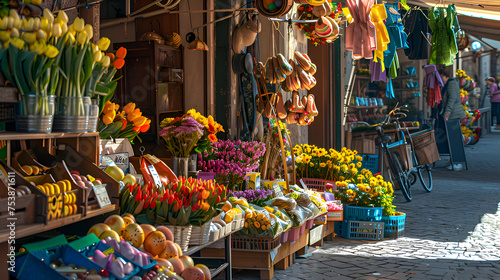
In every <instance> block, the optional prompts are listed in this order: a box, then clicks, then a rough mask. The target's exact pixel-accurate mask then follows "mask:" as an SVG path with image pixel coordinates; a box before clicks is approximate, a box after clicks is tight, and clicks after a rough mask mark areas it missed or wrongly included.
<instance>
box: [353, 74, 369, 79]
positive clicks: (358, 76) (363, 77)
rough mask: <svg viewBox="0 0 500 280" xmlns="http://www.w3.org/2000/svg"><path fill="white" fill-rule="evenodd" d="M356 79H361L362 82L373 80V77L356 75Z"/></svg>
mask: <svg viewBox="0 0 500 280" xmlns="http://www.w3.org/2000/svg"><path fill="white" fill-rule="evenodd" d="M356 79H360V80H371V79H372V77H371V76H369V75H360V74H356Z"/></svg>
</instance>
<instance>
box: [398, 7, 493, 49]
mask: <svg viewBox="0 0 500 280" xmlns="http://www.w3.org/2000/svg"><path fill="white" fill-rule="evenodd" d="M441 2H442V4H444V5H448V4H455V7H456V8H457V12H458V14H459V16H458V22H459V24H460V27H461V28H462V29H463V30H465V31H466V32H467V33H469V34H472V35H475V36H479V37H485V38H490V39H494V40H500V30H499V26H500V1H493V0H459V1H453V0H443V1H440V0H407V3H408V4H413V5H417V6H421V7H425V8H428V7H434V6H436V5H437V4H440V3H441Z"/></svg>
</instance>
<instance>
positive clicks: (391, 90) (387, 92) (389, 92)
mask: <svg viewBox="0 0 500 280" xmlns="http://www.w3.org/2000/svg"><path fill="white" fill-rule="evenodd" d="M385 97H387V98H390V99H392V98H394V88H393V87H392V79H391V77H390V76H388V77H387V84H386V87H385Z"/></svg>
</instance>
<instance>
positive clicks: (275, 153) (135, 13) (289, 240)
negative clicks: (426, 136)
mask: <svg viewBox="0 0 500 280" xmlns="http://www.w3.org/2000/svg"><path fill="white" fill-rule="evenodd" d="M62 2H64V3H61V1H49V0H47V1H35V0H31V1H27V0H25V1H0V41H1V43H2V45H0V70H1V71H0V72H1V75H0V131H2V132H1V133H0V201H1V203H0V205H3V207H0V216H1V217H3V218H4V219H2V220H1V221H0V224H2V225H3V226H4V229H3V230H0V247H2V248H3V249H5V250H6V251H7V252H8V254H7V255H5V254H4V256H3V257H1V258H0V263H2V266H0V270H1V271H2V272H0V273H1V275H2V277H1V278H2V279H7V278H9V277H11V278H13V279H22V280H24V279H32V278H33V275H37V276H38V275H39V278H40V279H75V280H76V279H103V280H106V279H131V280H141V279H142V280H146V279H147V280H153V279H155V280H156V279H158V280H160V279H179V280H181V279H186V280H194V279H212V278H215V277H217V276H218V275H219V274H224V276H225V278H226V279H231V278H232V270H233V269H239V270H240V269H241V270H247V269H248V270H258V271H259V272H260V277H261V279H272V278H273V275H274V270H275V269H287V268H288V267H290V266H291V265H293V264H294V262H295V257H296V256H303V255H307V253H308V252H311V251H312V250H314V248H317V247H319V246H322V245H323V242H324V241H326V240H330V241H332V242H333V243H335V241H336V240H338V239H336V238H348V239H360V240H382V239H384V238H398V237H400V236H403V235H404V227H405V219H406V215H405V214H404V213H401V212H398V211H397V210H396V206H395V205H393V201H394V189H393V184H392V182H391V180H390V179H389V178H390V177H389V176H387V175H386V174H385V173H383V172H384V170H385V168H383V166H384V160H383V159H382V157H381V156H380V155H381V153H380V151H377V149H376V145H375V144H376V143H377V142H376V141H377V140H376V132H375V128H374V127H373V126H370V125H373V124H376V123H379V122H380V121H381V119H383V118H384V116H385V113H386V112H385V111H386V110H387V108H388V107H392V106H393V105H395V104H398V103H400V104H406V105H408V108H409V109H410V112H409V116H408V119H407V120H404V121H402V123H401V124H402V126H403V128H404V129H405V130H407V131H411V130H421V129H423V128H424V126H425V125H427V124H428V123H429V119H431V118H432V116H430V113H431V111H432V110H433V109H436V108H437V106H438V105H439V104H440V102H441V101H442V97H441V87H442V86H443V83H442V81H441V78H440V76H439V75H438V72H437V70H438V67H439V66H440V65H446V66H450V65H451V64H453V63H454V59H453V58H454V57H455V55H456V54H457V53H458V51H459V50H460V48H462V47H463V46H462V45H461V44H457V37H459V36H463V33H462V32H460V25H459V24H458V20H457V11H456V9H455V6H454V5H447V6H444V5H439V6H436V7H432V8H430V9H429V10H428V11H424V10H422V9H420V8H418V7H416V6H412V7H409V6H408V5H407V4H406V3H407V1H401V2H399V1H395V2H394V3H380V4H378V3H376V2H374V1H373V0H366V1H365V0H363V1H347V2H346V4H341V3H337V2H333V1H324V0H286V1H279V0H275V1H273V0H270V1H267V0H256V1H250V2H249V3H243V2H245V1H243V2H242V1H225V0H224V1H214V0H211V1H202V0H191V1H186V0H168V1H151V0H136V1H130V0H126V1H88V2H86V3H83V2H82V1H77V0H71V1H62ZM70 2H71V3H70ZM110 2H112V3H110ZM408 2H409V1H408ZM413 2H415V1H413ZM417 2H418V1H417ZM115 4H116V5H115ZM68 5H69V6H68ZM221 13H224V15H222V14H221ZM124 15H125V16H124ZM201 15H203V16H201ZM445 22H448V23H451V24H444V23H445ZM429 34H431V35H432V37H429ZM420 36H423V37H420ZM363 38H365V39H366V40H364V39H363ZM362 39H363V40H362ZM438 42H444V43H438ZM427 44H430V45H431V47H430V52H428V51H427ZM342 52H344V54H345V55H344V56H343V55H342ZM354 60H355V61H354ZM347 65H350V66H351V65H352V69H348V68H351V67H350V66H349V67H347ZM342 67H345V73H346V75H347V76H349V74H351V72H352V74H351V75H350V78H349V79H348V80H347V81H344V78H345V77H344V76H345V75H344V74H341V73H344V72H342V69H341V68H342ZM349 70H352V71H349ZM456 75H457V77H458V78H459V81H460V87H461V101H462V104H463V108H464V110H465V111H466V114H467V118H466V119H464V120H463V121H462V123H461V125H462V133H463V135H464V143H465V144H466V145H473V144H476V143H477V142H478V139H479V137H480V132H481V128H480V127H477V120H478V119H479V118H480V117H481V113H480V112H479V111H471V110H469V107H468V103H467V101H468V100H467V99H468V95H469V92H470V91H471V90H472V89H474V87H475V86H476V85H475V82H474V81H473V80H472V78H470V77H469V76H467V75H466V73H465V72H464V71H462V70H458V71H457V73H456ZM344 85H347V87H346V89H345V90H343V88H342V86H344ZM344 91H345V92H344ZM367 124H368V125H367ZM383 129H384V133H386V134H389V135H390V134H392V135H394V134H396V133H397V132H398V128H397V127H396V126H395V125H393V124H388V125H386V126H384V127H383ZM343 139H345V141H344V140H343ZM292 141H293V142H292ZM313 143H314V144H313ZM11 201H15V203H12V205H11ZM13 243H15V244H13ZM10 268H12V269H10ZM9 275H10V276H9Z"/></svg>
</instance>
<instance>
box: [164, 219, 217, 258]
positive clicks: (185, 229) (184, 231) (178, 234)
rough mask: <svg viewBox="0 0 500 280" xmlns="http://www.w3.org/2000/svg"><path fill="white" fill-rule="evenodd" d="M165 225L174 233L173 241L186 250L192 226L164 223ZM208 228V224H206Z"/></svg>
mask: <svg viewBox="0 0 500 280" xmlns="http://www.w3.org/2000/svg"><path fill="white" fill-rule="evenodd" d="M166 227H167V228H168V229H169V230H170V231H171V232H172V233H173V234H174V242H175V243H177V244H179V246H180V247H181V250H182V251H183V252H186V251H187V250H188V247H189V240H190V239H191V232H192V230H193V226H173V225H166ZM208 228H210V226H208Z"/></svg>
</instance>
